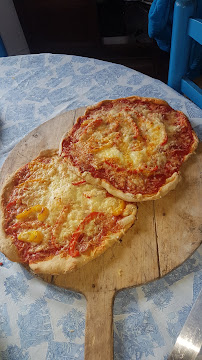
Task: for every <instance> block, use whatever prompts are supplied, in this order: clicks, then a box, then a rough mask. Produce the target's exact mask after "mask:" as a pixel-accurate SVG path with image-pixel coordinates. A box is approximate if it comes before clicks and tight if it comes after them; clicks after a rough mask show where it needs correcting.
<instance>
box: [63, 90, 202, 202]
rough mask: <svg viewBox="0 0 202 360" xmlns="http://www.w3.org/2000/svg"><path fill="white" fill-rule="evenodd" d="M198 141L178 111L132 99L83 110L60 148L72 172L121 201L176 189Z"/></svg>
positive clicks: (148, 197) (162, 103) (149, 100)
mask: <svg viewBox="0 0 202 360" xmlns="http://www.w3.org/2000/svg"><path fill="white" fill-rule="evenodd" d="M197 144H198V139H197V136H196V134H195V132H194V131H193V129H192V127H191V125H190V122H189V120H188V118H187V117H186V115H185V114H183V113H182V112H181V111H176V110H174V109H172V108H171V107H170V106H169V104H168V103H167V102H166V101H164V100H160V99H152V98H141V97H137V96H132V97H128V98H121V99H116V100H104V101H101V102H99V103H98V104H96V105H94V106H90V107H88V108H87V110H86V112H85V114H84V116H81V117H79V118H78V119H77V121H76V123H75V125H74V126H73V128H72V129H71V130H70V131H69V132H68V133H66V134H65V135H64V137H63V138H62V140H61V143H60V154H61V155H62V156H63V157H65V158H66V159H67V161H68V162H69V164H70V166H71V168H72V170H73V171H75V172H76V173H77V174H78V175H79V176H82V178H83V179H85V180H86V181H88V182H90V183H91V184H95V185H99V186H102V187H103V188H105V189H106V190H107V191H108V192H109V193H111V194H112V195H114V196H117V197H119V198H120V199H123V200H125V201H130V202H133V201H134V202H136V201H145V200H153V199H158V198H160V197H162V196H164V195H165V194H167V193H168V191H170V190H172V189H174V188H175V187H176V185H177V183H178V182H179V180H180V168H181V166H182V164H183V163H184V161H185V160H187V159H188V157H189V156H190V155H191V154H192V153H193V152H194V150H195V149H196V147H197Z"/></svg>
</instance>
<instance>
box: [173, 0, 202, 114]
mask: <svg viewBox="0 0 202 360" xmlns="http://www.w3.org/2000/svg"><path fill="white" fill-rule="evenodd" d="M201 8H202V1H201V0H198V2H197V0H176V2H175V5H174V13H173V28H172V40H171V51H170V63H169V73H168V85H169V86H170V87H172V88H173V89H175V90H177V91H178V92H180V93H182V94H184V95H186V96H187V97H188V98H189V99H190V100H192V101H193V102H194V103H195V104H196V105H198V106H199V107H200V108H202V89H201V88H200V87H199V86H197V85H196V84H195V83H194V82H193V81H192V80H191V78H189V75H188V74H189V72H190V71H189V70H190V68H189V66H190V58H192V61H193V60H194V58H193V57H195V58H196V57H198V59H197V60H198V62H199V63H198V66H199V67H200V68H202V47H201V45H202V15H201V10H202V9H201ZM198 16H200V17H198ZM196 42H197V43H198V44H197V47H196ZM199 44H200V45H199ZM195 60H196V59H195Z"/></svg>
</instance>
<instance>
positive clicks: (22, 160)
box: [0, 108, 202, 360]
mask: <svg viewBox="0 0 202 360" xmlns="http://www.w3.org/2000/svg"><path fill="white" fill-rule="evenodd" d="M84 110H85V108H80V109H77V110H72V111H68V112H66V113H65V114H62V115H59V116H57V117H55V118H53V119H51V120H49V121H47V122H45V123H44V124H42V125H40V126H39V127H38V128H36V129H35V130H33V131H32V132H31V133H29V134H28V135H27V136H26V137H25V138H24V139H23V140H21V141H20V142H19V143H18V145H17V146H16V147H15V148H14V149H13V150H12V151H11V153H10V154H9V156H8V158H7V159H6V161H5V163H4V165H3V167H2V170H1V182H0V186H2V184H3V182H4V180H5V178H6V176H8V175H9V174H11V173H12V172H13V171H15V170H17V169H18V168H19V167H20V166H22V165H24V164H26V163H27V162H28V161H30V160H32V159H33V158H35V157H36V156H37V155H38V154H39V152H40V151H41V150H44V149H50V148H58V146H59V142H60V139H61V137H62V135H63V133H64V132H66V131H67V130H68V129H69V128H70V127H71V126H72V125H73V123H74V121H75V120H76V119H77V117H78V116H80V115H82V114H84ZM201 163H202V144H201V143H200V144H199V147H198V149H197V151H196V154H194V155H193V156H191V157H190V159H189V160H188V161H187V162H186V163H185V164H184V166H183V170H182V181H181V182H180V183H179V184H178V185H177V188H176V190H174V191H171V192H170V193H169V194H168V195H166V196H165V197H164V198H162V199H160V200H156V201H147V202H143V203H139V205H138V219H137V221H136V223H135V224H134V226H133V227H132V228H131V229H130V230H129V231H128V232H127V234H126V235H125V236H124V237H123V238H122V239H121V241H119V242H118V243H117V244H115V245H114V246H113V247H112V248H110V249H108V250H107V251H106V253H105V254H103V255H101V256H100V257H99V258H97V259H95V260H93V261H92V262H90V263H89V264H87V265H85V266H84V267H82V268H81V269H79V270H77V271H76V272H73V273H70V274H68V275H59V276H41V278H42V279H43V280H45V281H46V282H48V283H52V284H55V285H57V286H59V287H63V288H66V289H71V290H74V291H78V292H80V293H82V294H83V295H84V296H85V297H86V300H87V312H86V330H85V360H98V359H99V360H103V359H104V360H111V359H113V320H112V319H113V301H114V296H115V294H116V293H117V291H119V290H121V289H124V288H127V287H132V286H137V285H141V284H145V283H147V282H149V281H152V280H154V279H157V278H160V277H162V276H164V275H165V274H167V273H168V272H170V271H171V270H173V269H175V268H176V267H178V266H179V265H181V264H182V263H183V262H184V261H185V260H186V259H187V258H188V257H189V256H190V255H191V254H192V253H193V252H194V251H195V250H196V249H197V247H198V246H199V245H200V243H201V240H202V235H201V233H202V225H201V214H202V205H201V177H200V176H201V167H202V166H201Z"/></svg>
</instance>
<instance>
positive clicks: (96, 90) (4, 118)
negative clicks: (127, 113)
mask: <svg viewBox="0 0 202 360" xmlns="http://www.w3.org/2000/svg"><path fill="white" fill-rule="evenodd" d="M131 95H139V96H148V97H158V98H162V99H164V100H166V101H167V102H168V103H169V104H170V105H171V106H172V107H173V108H175V109H178V110H182V111H183V112H185V113H186V114H187V115H188V117H189V119H190V121H191V123H192V125H193V127H194V129H195V131H196V132H197V134H198V136H199V138H200V140H202V110H201V109H199V108H198V107H197V106H195V105H194V104H193V103H191V102H190V101H189V100H187V99H186V98H185V97H183V96H181V95H180V94H178V93H177V92H175V91H174V90H173V89H171V88H169V87H168V86H167V85H165V84H164V83H162V82H161V81H159V80H155V79H153V78H151V77H148V76H146V75H144V74H141V73H139V72H137V71H135V70H132V69H129V68H127V67H124V66H122V65H117V64H113V63H108V62H103V61H99V60H95V59H90V58H84V57H78V56H69V55H56V54H55V55H53V54H37V55H25V56H14V57H7V58H0V156H1V158H0V166H1V165H2V164H3V162H4V160H5V159H6V157H7V155H8V154H9V152H10V150H12V148H13V147H14V146H15V145H16V144H17V143H18V142H19V141H20V140H21V139H22V137H23V136H24V135H26V134H27V133H29V132H30V131H31V130H32V129H34V128H35V127H37V126H38V125H40V124H41V123H43V122H45V121H46V120H49V119H51V118H52V117H54V116H56V115H58V114H59V113H62V112H65V111H67V110H71V109H75V108H78V107H82V106H86V105H91V104H93V103H95V102H98V101H100V100H102V99H115V98H118V97H123V96H131ZM0 262H1V263H2V266H1V267H0V289H1V290H0V359H2V360H35V359H40V360H43V359H46V360H54V359H57V360H60V359H62V360H66V359H67V360H71V359H79V360H80V359H83V358H84V335H85V310H86V300H85V298H84V296H83V295H81V294H79V293H75V292H71V291H68V290H65V289H61V288H57V287H55V286H53V285H50V284H46V283H44V282H43V281H41V280H40V279H38V278H36V277H34V276H33V275H32V274H31V273H29V272H27V271H26V270H25V269H24V268H23V267H22V266H21V265H19V264H16V263H12V262H10V261H9V260H7V259H6V258H5V256H4V255H3V254H1V253H0ZM201 288H202V247H199V249H198V250H197V251H196V252H195V253H194V254H193V255H192V256H191V257H190V258H189V259H188V260H187V261H185V263H184V264H183V265H181V266H180V267H179V268H178V269H176V270H174V271H172V272H171V273H170V274H168V275H166V276H165V277H164V278H162V279H160V280H156V281H153V282H151V283H149V284H146V285H144V286H139V287H134V288H130V289H126V290H123V291H120V292H119V293H118V294H117V295H116V298H115V302H114V314H113V317H114V359H115V360H153V359H157V360H166V359H167V357H168V354H169V353H170V351H171V349H172V346H173V345H174V343H175V341H176V338H177V336H178V334H179V332H180V330H181V328H182V326H183V324H184V322H185V320H186V318H187V316H188V314H189V312H190V309H191V307H192V305H193V303H194V302H195V300H196V298H197V295H198V294H199V291H200V289H201ZM103 360H105V359H103Z"/></svg>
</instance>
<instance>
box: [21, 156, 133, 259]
mask: <svg viewBox="0 0 202 360" xmlns="http://www.w3.org/2000/svg"><path fill="white" fill-rule="evenodd" d="M111 153H113V150H112V152H111ZM115 153H116V154H117V151H116V149H115ZM108 154H110V152H109V153H108ZM113 154H114V153H113ZM108 156H109V155H108ZM43 165H44V164H43ZM30 169H31V176H30V179H29V180H30V181H27V182H26V183H24V184H21V187H20V199H21V201H22V204H23V207H24V208H25V209H24V210H23V211H22V212H20V213H19V214H17V216H16V222H20V223H21V224H22V229H23V224H29V227H30V228H29V229H28V230H27V231H26V230H23V231H20V232H19V234H18V239H19V240H21V241H25V242H31V243H36V246H35V247H34V251H35V252H37V251H40V250H42V249H43V248H45V247H46V244H47V243H48V241H50V239H51V238H54V240H55V241H56V242H58V243H61V244H63V243H65V244H68V242H69V241H70V238H71V236H72V234H73V233H74V232H75V231H76V229H77V228H78V226H79V224H80V223H81V222H82V221H83V220H84V219H85V217H86V216H87V215H88V214H90V213H92V212H104V213H106V214H110V215H112V216H119V215H122V214H123V211H125V208H126V207H127V206H126V204H125V202H124V201H123V200H120V199H118V198H116V197H113V196H107V192H106V190H104V189H101V188H96V187H95V186H93V185H90V184H88V183H86V182H82V181H80V180H81V179H80V178H79V177H78V176H77V175H76V174H75V173H73V172H71V171H70V170H69V169H68V167H67V164H66V162H65V160H64V159H63V158H61V157H58V156H54V157H52V158H51V161H50V162H49V163H48V164H46V165H45V166H41V161H40V160H38V161H37V160H35V161H33V162H32V163H31V164H30ZM38 178H40V179H42V180H48V181H40V182H37V181H31V180H34V179H38ZM47 184H48V185H47ZM75 184H77V185H75ZM134 207H135V205H132V208H131V207H130V208H129V209H128V212H129V214H130V213H132V212H133V211H134ZM135 208H136V207H135ZM129 214H128V215H129ZM123 216H124V215H123ZM94 227H95V224H94V221H92V222H90V223H89V224H88V232H89V233H91V234H92V235H93V234H94V232H96V231H97V230H96V229H95V228H94ZM30 251H32V250H30Z"/></svg>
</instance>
